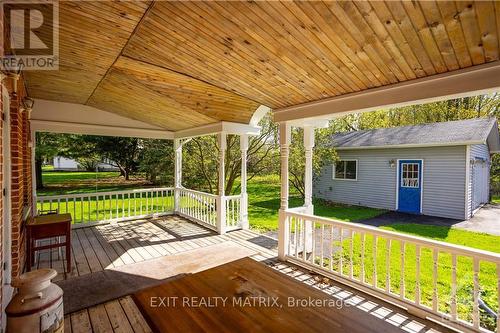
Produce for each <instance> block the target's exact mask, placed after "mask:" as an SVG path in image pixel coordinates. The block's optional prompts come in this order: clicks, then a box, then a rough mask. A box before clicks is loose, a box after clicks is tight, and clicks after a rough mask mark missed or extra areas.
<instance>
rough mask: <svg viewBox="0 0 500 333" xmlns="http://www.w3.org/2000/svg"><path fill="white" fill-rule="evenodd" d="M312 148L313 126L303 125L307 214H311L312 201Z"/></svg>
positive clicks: (305, 204)
mask: <svg viewBox="0 0 500 333" xmlns="http://www.w3.org/2000/svg"><path fill="white" fill-rule="evenodd" d="M313 148H314V127H312V126H305V127H304V150H305V159H306V161H305V162H306V163H305V175H304V182H305V184H304V185H305V186H304V195H305V198H304V206H305V207H306V209H307V213H308V214H313V203H312V188H313V184H312V180H313Z"/></svg>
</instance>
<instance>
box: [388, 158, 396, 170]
mask: <svg viewBox="0 0 500 333" xmlns="http://www.w3.org/2000/svg"><path fill="white" fill-rule="evenodd" d="M389 166H390V167H391V168H394V167H395V166H396V161H395V160H394V159H392V160H389Z"/></svg>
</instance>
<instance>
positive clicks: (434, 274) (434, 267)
mask: <svg viewBox="0 0 500 333" xmlns="http://www.w3.org/2000/svg"><path fill="white" fill-rule="evenodd" d="M438 258H439V251H438V250H437V249H432V309H433V310H434V311H438V299H439V298H438V284H437V281H438ZM451 262H452V266H451V316H452V319H456V316H457V256H456V255H455V254H452V257H451Z"/></svg>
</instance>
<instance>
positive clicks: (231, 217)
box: [224, 195, 242, 231]
mask: <svg viewBox="0 0 500 333" xmlns="http://www.w3.org/2000/svg"><path fill="white" fill-rule="evenodd" d="M224 201H225V204H226V230H227V231H229V230H233V229H238V228H241V218H242V216H241V213H242V211H241V208H242V207H241V195H231V196H226V197H224Z"/></svg>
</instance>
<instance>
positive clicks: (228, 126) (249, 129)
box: [175, 121, 261, 139]
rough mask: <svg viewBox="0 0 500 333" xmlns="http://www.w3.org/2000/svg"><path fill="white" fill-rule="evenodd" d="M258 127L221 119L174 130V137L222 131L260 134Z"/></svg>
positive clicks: (190, 136)
mask: <svg viewBox="0 0 500 333" xmlns="http://www.w3.org/2000/svg"><path fill="white" fill-rule="evenodd" d="M260 129H261V128H260V126H252V125H246V124H240V123H232V122H228V121H221V122H218V123H213V124H209V125H204V126H199V127H195V128H189V129H185V130H181V131H176V132H175V138H176V139H183V138H194V137H198V136H204V135H212V134H216V133H222V132H224V133H226V134H236V135H241V134H246V135H258V134H260Z"/></svg>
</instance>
